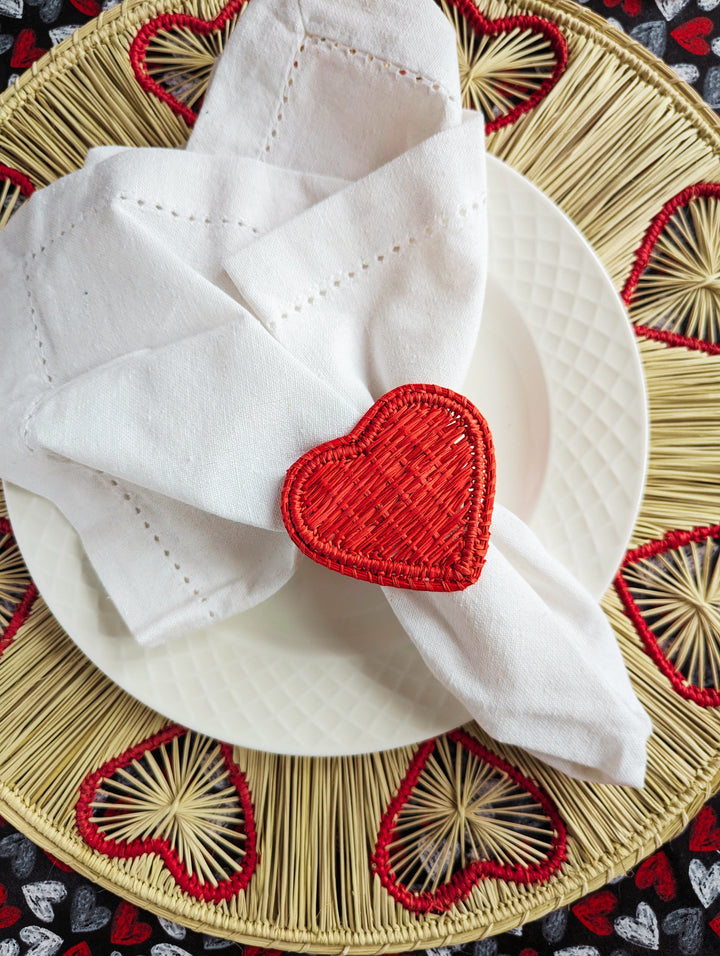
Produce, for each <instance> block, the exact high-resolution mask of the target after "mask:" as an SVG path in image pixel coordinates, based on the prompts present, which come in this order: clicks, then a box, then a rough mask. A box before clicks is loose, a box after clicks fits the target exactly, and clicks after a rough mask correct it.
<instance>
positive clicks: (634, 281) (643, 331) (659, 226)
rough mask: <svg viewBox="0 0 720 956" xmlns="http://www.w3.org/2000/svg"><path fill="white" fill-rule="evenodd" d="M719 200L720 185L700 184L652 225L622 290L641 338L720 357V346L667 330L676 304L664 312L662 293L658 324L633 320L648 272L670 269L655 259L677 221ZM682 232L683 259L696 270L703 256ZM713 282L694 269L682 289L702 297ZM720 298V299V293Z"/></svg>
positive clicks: (676, 199)
mask: <svg viewBox="0 0 720 956" xmlns="http://www.w3.org/2000/svg"><path fill="white" fill-rule="evenodd" d="M718 200H720V183H696V184H694V185H692V186H688V187H687V188H686V189H683V190H681V192H679V193H678V194H677V195H676V196H673V198H672V199H670V200H669V201H668V202H667V203H665V205H664V206H663V207H662V209H661V210H660V212H659V213H658V214H657V215H656V216H655V218H654V219H653V220H652V222H651V223H650V226H649V228H648V230H647V232H646V233H645V236H644V238H643V240H642V242H641V244H640V246H639V248H638V250H637V252H636V253H635V260H634V262H633V267H632V270H631V271H630V275H629V276H628V278H627V280H626V282H625V285H624V287H623V290H622V299H623V302H624V303H625V305H626V307H627V309H628V311H629V313H630V318H631V319H632V321H633V323H634V326H635V332H636V333H637V334H638V335H643V336H645V337H647V338H651V339H656V340H657V341H660V342H664V343H665V344H666V345H670V346H685V348H689V349H696V350H699V351H703V352H708V353H709V354H711V355H720V342H717V341H708V340H706V339H705V338H701V337H698V336H695V335H690V334H682V333H680V332H676V331H673V330H671V329H669V328H667V327H666V326H667V325H668V324H673V323H672V318H673V317H672V312H673V309H672V302H670V301H668V306H667V308H666V309H664V308H663V301H662V298H661V295H660V294H658V293H655V300H656V310H657V312H658V315H657V320H655V321H654V322H653V324H649V323H648V322H647V321H644V322H639V321H637V320H636V319H635V318H634V317H633V311H634V306H635V304H636V301H637V299H638V291H639V289H638V287H639V285H640V284H641V283H642V281H643V277H644V276H645V274H646V272H647V270H648V269H656V272H657V274H658V275H662V274H663V272H664V270H665V268H666V267H665V266H664V265H662V264H657V265H656V263H655V260H654V257H655V253H656V248H657V246H658V243H660V242H662V240H663V238H664V236H665V235H666V233H667V230H668V229H670V228H671V227H672V224H673V222H674V221H675V217H677V216H683V215H684V214H685V213H686V212H688V211H689V210H690V207H691V205H692V204H693V203H694V202H698V201H700V202H702V201H707V202H716V201H718ZM682 231H683V233H684V236H685V238H684V239H681V240H680V245H686V249H685V250H684V251H683V255H685V256H688V257H689V258H690V259H691V261H692V262H693V266H694V265H695V264H699V263H700V262H701V259H702V252H700V251H699V250H693V249H691V248H690V247H687V242H688V241H689V240H688V239H687V236H688V229H687V227H685V228H683V230H682ZM694 241H695V243H696V244H697V243H698V241H699V243H700V245H701V246H705V245H706V243H704V242H703V241H702V237H700V239H699V240H698V239H695V240H694ZM673 245H675V246H678V239H677V236H674V237H673ZM676 251H677V250H676ZM710 270H711V272H713V273H714V272H715V269H714V264H711V265H710ZM678 281H680V282H682V281H683V278H682V277H680V278H679V280H676V282H675V286H677V283H678ZM712 281H713V280H712V276H708V277H707V282H702V281H701V277H700V276H698V275H697V274H695V272H694V269H693V268H691V270H690V272H689V274H688V276H687V277H685V282H684V284H683V285H682V291H684V292H685V293H686V296H687V297H688V298H691V297H692V296H693V295H700V294H702V290H703V288H704V287H705V286H706V285H707V284H708V283H712ZM718 295H719V296H720V289H719V290H718ZM666 312H667V314H666Z"/></svg>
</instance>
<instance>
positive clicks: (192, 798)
mask: <svg viewBox="0 0 720 956" xmlns="http://www.w3.org/2000/svg"><path fill="white" fill-rule="evenodd" d="M76 820H77V826H78V830H79V831H80V833H81V834H82V836H83V838H84V839H85V841H86V842H87V843H88V844H89V845H90V846H91V847H93V849H95V850H97V851H98V852H99V853H104V854H106V855H107V856H111V857H122V858H134V857H137V856H142V855H144V854H147V853H152V854H155V855H157V856H159V857H160V858H161V859H162V860H163V862H164V864H165V866H166V867H167V869H168V870H169V871H170V873H171V874H172V876H173V878H174V880H175V882H176V883H177V884H178V886H179V887H181V888H182V889H183V890H185V892H186V893H189V894H190V895H191V896H194V897H195V898H196V899H200V900H205V901H208V902H213V903H219V902H221V901H223V900H229V899H232V898H233V897H235V896H237V894H238V893H239V892H240V891H241V890H244V889H245V888H246V887H247V885H248V883H249V882H250V878H251V877H252V875H253V872H254V870H255V866H256V864H257V853H256V838H255V824H254V816H253V807H252V801H251V798H250V791H249V789H248V785H247V781H246V779H245V776H244V774H243V773H242V771H241V770H240V768H239V767H238V766H237V765H236V764H235V762H234V761H233V759H232V749H231V748H230V747H229V746H228V745H227V744H220V743H218V742H217V741H215V740H210V739H209V738H207V737H201V736H199V735H198V734H194V733H192V732H191V731H186V730H184V728H182V727H178V726H171V727H167V728H166V729H165V730H163V731H161V732H160V733H159V734H156V735H155V736H154V737H151V738H150V739H149V740H146V741H143V742H142V743H140V744H138V745H137V746H135V747H132V748H131V749H130V750H128V751H126V752H125V753H123V754H121V755H120V756H119V757H116V758H115V759H114V760H110V761H108V762H107V763H106V764H104V765H103V766H102V767H100V768H99V770H96V771H95V772H94V773H91V774H89V775H88V776H87V777H86V778H85V779H84V780H83V782H82V783H81V785H80V796H79V799H78V802H77V806H76ZM132 915H133V914H132V913H130V912H129V911H127V912H124V913H120V915H119V916H118V914H116V918H115V920H114V922H113V929H112V932H113V933H115V934H116V935H119V936H122V937H123V939H122V940H120V941H121V942H130V941H132V942H142V939H141V937H142V938H143V939H144V938H145V935H144V934H145V926H146V924H144V923H134V918H133V919H131V918H130V917H132ZM117 941H118V940H116V939H113V942H117Z"/></svg>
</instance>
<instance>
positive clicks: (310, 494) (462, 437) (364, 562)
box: [281, 385, 495, 591]
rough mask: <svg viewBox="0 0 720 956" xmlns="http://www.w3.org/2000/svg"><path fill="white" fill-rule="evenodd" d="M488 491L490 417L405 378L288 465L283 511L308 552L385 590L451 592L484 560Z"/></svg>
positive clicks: (491, 482) (491, 488)
mask: <svg viewBox="0 0 720 956" xmlns="http://www.w3.org/2000/svg"><path fill="white" fill-rule="evenodd" d="M494 495H495V457H494V451H493V444H492V436H491V434H490V429H489V427H488V424H487V422H486V421H485V419H484V418H483V416H482V415H481V414H480V412H479V411H478V410H477V409H476V408H475V406H474V405H473V404H472V403H471V402H470V401H469V400H468V399H467V398H464V397H463V396H462V395H458V394H457V392H453V391H451V390H450V389H447V388H441V387H440V386H437V385H401V386H399V387H398V388H395V389H393V390H392V391H390V392H388V393H387V394H386V395H383V396H382V398H380V399H378V401H377V402H375V404H374V405H373V406H372V407H371V408H370V409H369V411H367V412H366V413H365V415H363V417H362V418H361V419H360V421H359V422H358V424H357V425H356V426H355V428H354V429H353V430H352V431H351V432H350V434H349V435H345V436H343V437H342V438H336V439H334V440H332V441H329V442H325V443H324V444H322V445H318V446H317V447H315V448H312V449H311V450H310V451H308V452H307V453H306V454H305V455H303V456H302V457H301V458H299V459H298V460H297V461H296V462H295V464H293V465H292V466H291V467H290V469H289V470H288V472H287V475H286V478H285V483H284V485H283V490H282V501H281V505H282V516H283V521H284V523H285V528H286V529H287V532H288V534H289V535H290V537H291V538H292V540H293V541H294V542H295V544H296V545H297V546H298V548H299V549H300V550H301V551H302V552H303V554H305V555H307V556H308V557H309V558H311V559H312V560H313V561H316V562H317V563H318V564H323V565H325V567H327V568H330V569H331V570H333V571H337V572H338V573H340V574H345V575H348V576H350V577H354V578H357V579H358V580H361V581H370V582H372V583H374V584H381V585H384V586H390V587H399V588H411V589H413V590H419V591H458V590H462V589H464V588H466V587H469V585H471V584H474V582H475V581H477V579H478V577H479V576H480V572H481V571H482V567H483V564H484V561H485V555H486V552H487V548H488V544H489V539H490V519H491V515H492V507H493V499H494Z"/></svg>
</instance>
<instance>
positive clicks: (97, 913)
mask: <svg viewBox="0 0 720 956" xmlns="http://www.w3.org/2000/svg"><path fill="white" fill-rule="evenodd" d="M95 897H96V893H95V890H94V889H93V888H92V887H91V886H81V887H80V889H79V890H78V891H77V893H76V894H75V896H74V897H73V902H72V909H71V911H70V929H71V930H72V931H73V933H92V932H94V931H95V930H96V929H102V927H103V926H106V925H107V924H108V923H109V922H110V917H111V915H112V914H111V912H110V910H109V909H108V908H107V907H106V906H96V905H95Z"/></svg>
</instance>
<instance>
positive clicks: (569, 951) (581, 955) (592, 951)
mask: <svg viewBox="0 0 720 956" xmlns="http://www.w3.org/2000/svg"><path fill="white" fill-rule="evenodd" d="M554 956H600V950H599V949H596V948H595V947H594V946H568V947H566V948H565V949H556V950H555V954H554Z"/></svg>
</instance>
